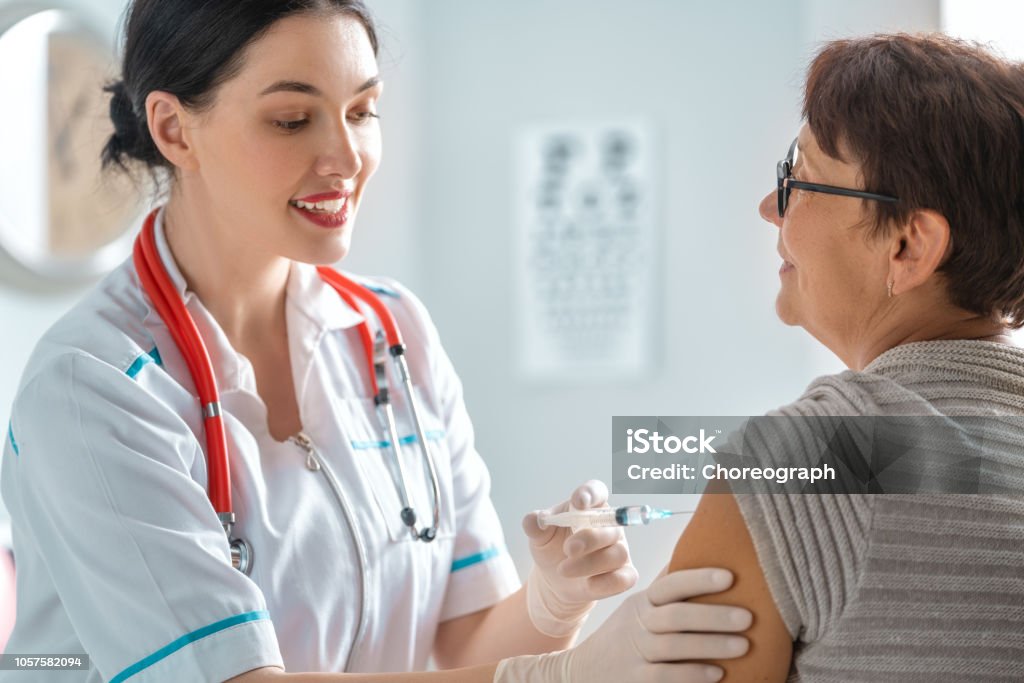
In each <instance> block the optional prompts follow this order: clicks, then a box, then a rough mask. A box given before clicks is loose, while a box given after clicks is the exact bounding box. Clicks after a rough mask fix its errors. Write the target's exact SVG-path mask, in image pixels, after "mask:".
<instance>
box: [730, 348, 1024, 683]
mask: <svg viewBox="0 0 1024 683" xmlns="http://www.w3.org/2000/svg"><path fill="white" fill-rule="evenodd" d="M936 413H940V414H943V415H950V416H963V415H984V416H1024V349H1021V348H1017V347H1011V346H1007V345H1003V344H996V343H992V342H981V341H965V340H957V341H929V342H916V343H911V344H905V345H902V346H898V347H896V348H894V349H891V350H889V351H887V352H885V353H883V354H882V355H881V356H879V357H878V358H876V359H875V360H874V361H873V362H872V363H871V364H870V365H868V367H866V368H865V369H864V370H863V371H862V372H853V371H847V372H843V373H841V374H838V375H833V376H828V377H821V378H819V379H817V380H815V381H814V382H812V383H811V385H810V386H809V387H808V388H807V390H806V391H805V393H804V395H803V396H801V397H800V399H799V400H797V401H796V402H795V403H792V404H790V405H787V406H784V407H783V408H780V409H779V410H778V411H773V414H781V415H790V416H798V415H893V414H899V415H927V414H936ZM1010 424H1014V425H1019V424H1020V422H1018V421H1017V420H1016V419H1013V420H1011V421H1010ZM1011 429H1013V428H1011ZM1000 440H1001V441H1002V442H1003V443H1009V444H1011V445H1012V444H1021V447H1020V449H1019V450H1017V449H1016V448H1015V447H1012V448H1011V449H1010V452H1011V459H1012V458H1014V456H1013V453H1014V452H1015V454H1016V455H1015V461H1014V462H1012V466H1010V467H1006V466H1005V465H1006V463H1005V462H1003V463H1002V468H1001V472H1002V474H1001V475H1000V476H1005V477H1006V478H1007V479H1006V481H1005V482H1004V483H1005V484H1007V485H1009V486H1011V487H1012V488H1013V489H1014V490H1017V491H1021V495H1016V494H1013V495H924V494H920V495H767V494H758V495H753V494H748V495H737V496H736V499H737V501H738V502H739V506H740V509H741V511H742V513H743V516H744V518H745V520H746V523H747V526H748V528H749V529H750V532H751V536H752V537H753V539H754V545H755V547H756V549H757V554H758V558H759V560H760V563H761V567H762V569H763V571H764V573H765V576H766V578H767V580H768V585H769V587H770V588H771V591H772V595H773V597H774V599H775V603H776V605H777V606H778V609H779V612H780V613H781V615H782V618H783V620H784V621H785V623H786V626H787V627H788V628H789V631H790V634H791V635H792V636H793V638H794V640H795V641H796V644H795V650H794V660H793V668H792V671H791V675H790V679H789V680H790V681H801V682H803V683H818V682H822V683H825V682H829V683H832V682H835V683H839V682H843V683H850V682H852V681H865V682H867V681H871V682H872V683H875V682H878V681H899V682H900V683H935V682H938V681H972V682H973V681H1017V682H1021V681H1024V490H1022V488H1024V487H1022V486H1021V483H1022V482H1024V435H1022V434H1020V433H1019V432H1018V433H1015V434H1003V435H1000ZM1004 457H1005V456H1004Z"/></svg>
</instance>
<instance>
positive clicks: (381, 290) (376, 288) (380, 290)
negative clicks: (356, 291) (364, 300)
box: [359, 282, 401, 299]
mask: <svg viewBox="0 0 1024 683" xmlns="http://www.w3.org/2000/svg"><path fill="white" fill-rule="evenodd" d="M359 284H361V285H362V286H363V287H366V288H367V289H368V290H370V291H371V292H373V293H374V294H383V295H384V296H389V297H391V298H392V299H400V298H401V297H400V296H399V295H398V292H396V291H395V290H393V289H389V288H387V287H383V286H381V285H372V284H370V283H368V282H360V283H359Z"/></svg>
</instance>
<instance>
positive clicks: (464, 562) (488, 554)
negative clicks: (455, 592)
mask: <svg viewBox="0 0 1024 683" xmlns="http://www.w3.org/2000/svg"><path fill="white" fill-rule="evenodd" d="M500 554H501V550H499V549H498V547H497V546H491V547H490V548H488V549H487V550H484V551H482V552H479V553H476V554H475V555H470V556H468V557H463V558H460V559H458V560H455V561H454V562H452V573H455V572H457V571H459V570H460V569H465V568H466V567H472V566H473V565H474V564H480V563H481V562H486V561H487V560H489V559H491V558H492V557H497V556H498V555H500Z"/></svg>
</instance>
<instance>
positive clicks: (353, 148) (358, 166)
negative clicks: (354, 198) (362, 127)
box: [315, 125, 363, 178]
mask: <svg viewBox="0 0 1024 683" xmlns="http://www.w3.org/2000/svg"><path fill="white" fill-rule="evenodd" d="M359 142H360V141H359V137H358V136H357V135H356V134H355V133H353V131H352V130H350V129H349V128H348V126H345V125H342V126H340V127H339V128H338V130H337V132H336V133H335V134H334V135H332V136H331V139H330V140H329V141H328V142H327V144H325V145H324V147H323V148H322V149H321V151H320V154H319V155H318V157H317V161H316V168H315V170H316V172H317V173H318V174H320V175H339V176H341V177H342V178H355V177H356V176H357V175H359V172H360V171H361V170H362V169H363V157H362V148H361V146H360V144H359Z"/></svg>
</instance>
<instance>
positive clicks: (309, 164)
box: [0, 0, 749, 683]
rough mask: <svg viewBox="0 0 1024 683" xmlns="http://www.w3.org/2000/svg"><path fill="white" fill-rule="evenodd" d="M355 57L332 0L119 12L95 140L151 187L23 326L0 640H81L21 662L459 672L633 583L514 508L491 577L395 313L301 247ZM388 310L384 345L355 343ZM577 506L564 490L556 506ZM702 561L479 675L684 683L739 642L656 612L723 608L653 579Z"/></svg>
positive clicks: (723, 577)
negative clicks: (78, 656)
mask: <svg viewBox="0 0 1024 683" xmlns="http://www.w3.org/2000/svg"><path fill="white" fill-rule="evenodd" d="M376 50H377V41H376V35H375V32H374V28H373V24H372V22H371V20H370V17H369V16H368V14H367V12H366V9H365V8H364V7H363V5H362V4H361V3H360V2H358V1H354V0H347V1H343V0H333V1H327V0H324V1H320V2H317V1H314V0H309V1H308V2H283V1H271V0H264V1H262V2H245V3H236V2H224V3H213V2H198V1H195V0H193V1H191V2H187V1H184V0H180V1H171V0H138V1H137V2H135V3H134V5H133V6H132V7H131V8H130V10H129V15H128V19H127V23H126V41H125V55H124V65H123V81H119V82H117V83H116V84H114V85H112V86H111V87H110V88H109V90H110V92H111V93H112V101H111V115H112V118H113V120H114V124H115V128H116V133H115V134H114V135H113V137H112V138H111V139H110V141H109V143H108V145H107V147H106V150H105V152H104V162H105V165H108V166H109V165H120V166H122V167H127V165H128V164H129V163H130V162H141V164H142V165H144V166H145V167H147V168H148V169H149V170H151V171H154V172H158V171H159V172H166V176H165V180H166V183H167V185H166V187H167V189H168V193H167V197H166V203H165V204H163V206H161V207H160V208H159V209H158V210H156V211H154V212H153V213H152V214H150V216H149V217H148V218H147V219H146V221H145V224H144V226H143V231H142V233H141V236H140V238H139V243H138V245H137V248H136V253H135V255H134V257H133V258H132V259H129V260H127V261H126V262H125V263H124V264H122V265H121V266H120V267H119V268H118V269H117V270H115V271H114V272H113V273H112V274H111V275H110V276H109V277H107V278H106V279H105V280H104V281H103V282H102V283H100V285H99V286H98V287H97V288H96V289H95V290H93V291H92V292H91V293H90V294H89V295H88V296H87V297H86V298H85V299H84V300H83V301H82V302H81V303H79V304H78V305H77V306H75V308H74V309H73V310H72V311H70V312H69V313H68V314H67V315H66V316H65V317H64V318H63V319H62V320H60V321H59V322H58V323H57V324H56V325H55V326H54V327H53V328H51V329H50V330H49V331H48V332H47V333H46V335H45V336H44V338H43V339H42V341H41V342H40V343H39V345H38V346H37V348H36V350H35V352H34V354H33V356H32V358H31V360H30V362H29V365H28V367H27V368H26V370H25V373H24V376H23V379H22V382H21V385H20V388H19V391H18V393H17V397H16V400H15V404H14V406H13V410H12V419H11V423H10V425H9V426H8V429H7V438H6V439H5V447H4V462H3V468H4V469H3V479H2V482H3V497H4V501H5V503H6V504H7V506H8V507H9V509H10V512H11V516H12V523H13V532H14V552H15V558H16V561H17V572H18V614H17V621H16V624H15V629H14V632H13V634H12V636H11V640H10V643H9V645H8V650H7V651H8V652H10V653H63V654H68V653H88V654H89V656H90V658H91V661H90V668H89V669H88V670H87V671H74V672H62V673H58V672H48V673H47V675H48V676H49V678H48V680H68V681H90V682H92V681H100V680H103V681H115V682H117V683H119V682H120V681H125V680H132V681H174V682H180V681H223V680H225V679H229V678H232V677H237V680H241V681H257V680H264V679H270V678H274V679H276V678H279V677H281V676H288V677H290V678H293V679H294V680H300V681H304V680H312V679H308V678H307V677H305V676H304V675H303V674H294V673H288V674H285V673H284V672H283V671H282V669H285V670H287V671H288V672H342V671H344V672H359V671H362V672H372V671H414V670H421V669H423V668H425V666H426V664H427V660H428V658H429V657H430V656H431V655H434V657H435V658H436V661H437V663H438V665H439V666H441V667H457V666H462V667H466V666H472V665H479V666H473V668H468V669H464V670H462V671H461V672H459V673H451V672H445V673H434V674H418V675H417V674H410V675H409V677H411V678H416V679H419V678H420V677H423V678H426V679H430V680H450V681H455V680H463V681H485V680H486V681H489V680H491V679H492V677H493V676H494V673H495V665H494V664H493V663H492V664H483V665H481V664H482V663H485V662H495V661H497V660H499V659H502V658H507V657H512V656H514V655H522V654H525V653H542V652H548V651H553V650H562V649H564V648H566V647H568V646H569V645H570V644H571V643H572V641H573V639H574V637H575V634H576V632H577V631H578V629H579V626H580V624H581V622H582V620H583V619H584V617H585V616H586V614H587V612H588V611H589V610H590V608H591V606H592V605H593V601H594V600H596V599H599V598H602V597H605V596H609V595H613V594H616V593H620V592H622V591H624V590H626V589H628V588H629V587H631V586H632V585H633V584H634V582H635V581H636V578H637V576H636V571H635V570H634V569H633V567H632V565H631V563H630V559H629V553H628V550H627V548H626V544H625V540H624V538H623V536H622V534H621V532H620V531H618V530H587V531H581V532H578V533H576V534H573V535H570V534H569V533H568V532H567V531H565V530H554V529H545V530H541V529H539V528H538V526H537V524H536V520H535V516H534V515H530V516H527V519H526V520H525V521H524V527H525V528H526V530H527V533H528V534H529V535H530V536H531V544H530V546H531V550H532V552H533V555H534V559H535V565H534V569H533V571H532V573H531V575H530V578H529V580H528V581H527V584H526V587H525V588H521V587H520V584H519V580H518V577H517V574H516V571H515V568H514V567H513V564H512V562H511V560H510V558H509V556H508V554H507V552H506V550H505V546H504V542H503V536H502V531H501V527H500V525H499V523H498V520H497V517H496V514H495V511H494V508H493V506H492V504H491V501H490V499H489V486H490V481H489V477H488V473H487V470H486V468H485V466H484V464H483V462H482V460H481V458H480V456H479V455H478V454H477V452H476V450H475V448H474V445H473V431H472V427H471V424H470V421H469V418H468V416H467V414H466V410H465V406H464V404H463V400H462V392H461V387H460V384H459V381H458V378H457V377H456V375H455V372H454V370H453V369H452V366H451V363H450V362H449V360H448V358H447V357H446V355H445V354H444V351H443V350H442V348H441V345H440V342H439V338H438V334H437V331H436V330H435V328H434V327H433V325H432V323H431V322H430V318H429V316H428V315H427V312H426V311H425V310H424V308H423V306H422V304H420V303H419V301H418V300H417V299H416V298H415V297H414V296H413V295H412V294H411V293H410V292H409V291H407V290H406V289H404V288H403V287H402V286H401V285H399V284H397V283H395V282H392V281H386V280H379V279H378V280H363V281H361V285H362V286H360V283H355V284H353V283H352V282H348V281H345V282H346V283H347V284H344V286H342V284H339V283H341V282H342V281H341V280H339V279H338V276H337V275H336V274H335V273H334V271H330V270H318V269H317V268H316V267H315V264H328V263H333V262H336V261H338V260H339V259H341V258H342V257H343V256H344V255H345V254H346V252H347V251H348V248H349V244H350V240H351V237H352V229H353V223H354V220H355V216H356V213H357V211H358V208H359V204H360V200H361V198H362V195H363V191H364V190H365V188H366V183H367V181H368V180H369V179H370V177H371V176H372V175H373V173H374V171H375V170H376V168H377V164H378V161H379V159H380V153H381V134H380V127H379V123H378V116H377V104H378V101H379V99H380V96H381V92H382V84H381V82H380V80H379V78H378V73H377V64H376V58H375V55H376ZM375 307H376V308H375ZM391 323H394V325H395V326H396V327H397V330H398V331H399V333H400V334H401V336H402V339H401V340H400V342H396V341H395V340H394V339H391V338H390V337H391V334H390V333H391V332H393V331H392V330H390V329H389V338H388V340H387V342H386V344H385V343H384V342H379V341H378V339H377V333H378V331H380V330H381V329H382V328H390V325H391ZM192 326H194V331H193V332H194V333H193V332H190V331H189V330H190V328H191V327H192ZM197 339H198V340H201V341H196V340H197ZM202 347H205V352H204V351H203V350H202ZM197 349H198V350H197ZM398 356H401V359H400V360H401V362H395V363H392V361H399V358H398ZM403 363H404V365H403ZM406 370H408V374H409V375H410V376H411V385H412V388H411V390H410V391H409V392H408V394H406V393H405V392H404V389H405V388H406V386H405V385H404V383H403V379H404V378H403V374H404V373H405V371H406ZM204 373H207V374H208V375H209V377H205V375H204ZM204 377H205V378H204ZM214 384H215V386H216V390H215V391H212V390H211V389H210V387H212V386H213V385H214ZM382 389H386V390H387V392H386V393H385V392H382V391H381V390H382ZM385 398H386V399H387V401H384V400H382V399H385ZM410 399H412V400H410ZM384 405H388V406H390V409H391V410H390V411H389V409H386V408H384V407H383V406H384ZM389 412H393V413H394V414H395V415H396V416H397V417H396V418H395V419H394V421H393V422H392V421H388V420H385V419H382V418H386V417H388V414H389ZM225 460H226V464H225ZM606 498H607V491H606V489H605V488H604V487H603V485H601V484H600V483H598V482H589V483H587V484H585V485H583V486H581V487H580V488H578V489H577V490H576V491H575V492H574V493H573V496H572V503H573V504H574V505H576V506H578V507H588V506H602V505H604V504H605V501H606ZM568 503H569V502H568V501H566V502H565V503H563V504H562V505H563V506H565V505H568ZM729 580H730V579H729V577H728V575H727V574H723V573H721V572H720V573H715V572H714V571H712V570H695V571H692V572H684V573H681V574H677V575H674V576H672V577H666V578H663V579H660V580H658V581H656V582H655V583H654V584H653V585H652V586H651V588H650V589H648V590H647V591H643V592H640V593H637V594H636V595H635V596H633V597H632V598H630V601H628V602H627V603H626V604H625V605H624V608H623V610H620V613H619V614H617V615H616V617H614V618H613V619H611V620H610V621H609V622H608V623H607V624H606V625H605V627H603V628H602V629H601V630H599V631H598V633H597V634H596V636H595V637H594V638H591V639H590V640H588V641H587V643H584V644H583V646H581V648H580V649H579V650H571V651H569V653H563V654H561V655H551V656H547V657H546V658H545V657H540V658H536V660H533V659H530V658H526V659H514V660H508V662H507V663H506V664H505V665H504V668H503V669H502V671H503V672H504V673H501V674H500V675H501V676H504V677H505V678H504V679H503V680H518V679H517V678H516V676H520V675H522V676H526V677H527V678H529V679H530V680H551V681H554V680H566V677H567V676H571V677H573V678H576V677H578V676H583V675H590V676H591V679H592V680H601V679H604V680H633V679H638V677H640V676H642V677H643V678H644V680H648V679H650V680H654V679H653V678H649V677H650V676H652V675H654V674H657V675H660V676H670V675H671V676H675V680H701V681H704V680H716V676H718V675H720V673H719V672H717V671H716V670H714V669H712V668H710V667H706V666H704V665H701V664H686V663H683V662H681V661H680V660H683V659H685V658H686V657H689V656H700V657H708V658H725V657H729V656H735V655H737V654H740V653H741V652H742V650H743V649H745V645H744V641H743V639H742V638H735V637H732V638H730V637H729V636H727V635H724V634H722V635H705V636H696V635H689V634H680V633H678V632H679V631H683V630H686V629H687V628H695V627H697V626H699V627H700V629H701V630H707V631H738V630H741V629H742V628H745V627H746V624H748V623H749V619H748V620H747V622H746V623H744V621H743V618H744V617H743V614H742V613H740V617H741V618H740V619H739V620H736V619H735V614H736V613H737V611H736V610H733V609H730V608H726V607H722V608H708V607H706V606H696V605H695V606H692V607H693V609H689V610H688V609H687V608H689V607H691V606H690V605H688V604H686V603H678V602H676V601H679V600H681V599H683V598H686V597H689V596H692V595H695V594H699V593H709V592H716V591H719V590H722V589H724V588H725V587H726V586H727V585H728V582H729ZM694 610H700V611H694ZM698 616H699V617H700V618H699V619H698V618H697V617H698ZM747 616H749V615H747ZM691 637H692V638H699V641H691V640H687V638H691ZM696 644H699V645H700V647H699V648H698V647H696V646H695V645H696ZM669 660H671V661H673V662H674V663H672V664H664V663H661V662H666V661H669ZM659 663H661V664H659ZM545 672H547V673H545ZM587 672H591V673H589V674H588V673H587ZM593 672H598V674H599V675H598V676H597V678H593V676H592V673H593ZM37 675H38V674H37V672H32V671H20V672H15V671H6V672H0V681H4V682H7V681H20V680H37V678H36V676H37ZM339 676H340V675H339ZM545 676H546V677H545ZM345 679H346V680H355V681H360V680H370V679H368V678H366V677H365V676H358V675H354V676H345ZM405 679H406V677H397V678H396V680H405ZM316 680H333V678H328V679H324V678H322V677H317V678H316ZM375 680H376V679H375ZM389 680H391V678H389ZM524 680H525V679H524Z"/></svg>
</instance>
